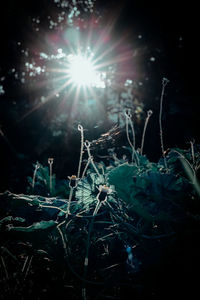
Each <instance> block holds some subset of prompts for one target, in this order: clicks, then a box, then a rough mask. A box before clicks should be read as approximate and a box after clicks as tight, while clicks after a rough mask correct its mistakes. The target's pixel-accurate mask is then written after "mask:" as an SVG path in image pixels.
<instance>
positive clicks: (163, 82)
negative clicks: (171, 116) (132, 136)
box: [159, 78, 169, 169]
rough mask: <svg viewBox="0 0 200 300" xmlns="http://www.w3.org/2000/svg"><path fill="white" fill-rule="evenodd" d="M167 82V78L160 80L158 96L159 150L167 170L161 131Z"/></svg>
mask: <svg viewBox="0 0 200 300" xmlns="http://www.w3.org/2000/svg"><path fill="white" fill-rule="evenodd" d="M168 82H169V80H168V79H167V78H163V80H162V91H161V96H160V113H159V126H160V143H161V150H162V156H163V159H164V165H165V168H166V169H167V161H166V157H165V150H164V143H163V129H162V109H163V97H164V93H165V87H166V85H167V84H168Z"/></svg>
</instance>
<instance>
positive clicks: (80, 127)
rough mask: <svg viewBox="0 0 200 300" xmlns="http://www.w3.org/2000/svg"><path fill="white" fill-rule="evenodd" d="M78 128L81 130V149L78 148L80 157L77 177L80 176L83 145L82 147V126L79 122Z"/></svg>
mask: <svg viewBox="0 0 200 300" xmlns="http://www.w3.org/2000/svg"><path fill="white" fill-rule="evenodd" d="M78 130H79V131H80V132H81V150H80V158H79V165H78V173H77V178H80V172H81V164H82V158H83V147H84V135H83V126H81V125H80V124H79V125H78Z"/></svg>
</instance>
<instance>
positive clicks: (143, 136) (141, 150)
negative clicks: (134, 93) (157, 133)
mask: <svg viewBox="0 0 200 300" xmlns="http://www.w3.org/2000/svg"><path fill="white" fill-rule="evenodd" d="M152 113H153V112H152V110H148V112H147V117H146V120H145V123H144V129H143V133H142V142H141V148H140V153H141V155H142V153H143V147H144V138H145V133H146V129H147V124H148V122H149V119H150V117H151V115H152Z"/></svg>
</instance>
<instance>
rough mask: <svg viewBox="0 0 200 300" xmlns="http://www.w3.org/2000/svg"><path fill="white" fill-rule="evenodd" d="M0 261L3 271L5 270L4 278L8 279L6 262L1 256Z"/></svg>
mask: <svg viewBox="0 0 200 300" xmlns="http://www.w3.org/2000/svg"><path fill="white" fill-rule="evenodd" d="M1 262H2V265H3V269H4V272H5V275H6V279H7V280H8V279H9V276H8V271H7V268H6V264H5V261H4V258H3V256H1Z"/></svg>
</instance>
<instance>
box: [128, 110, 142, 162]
mask: <svg viewBox="0 0 200 300" xmlns="http://www.w3.org/2000/svg"><path fill="white" fill-rule="evenodd" d="M125 117H126V136H127V140H128V143H129V145H130V147H131V149H132V161H133V157H134V156H135V163H136V165H137V166H139V159H138V156H137V153H136V150H135V130H134V126H133V122H132V120H131V117H132V115H131V113H130V110H128V111H125ZM129 124H130V126H131V132H132V135H133V142H131V140H130V136H129V131H128V125H129Z"/></svg>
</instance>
